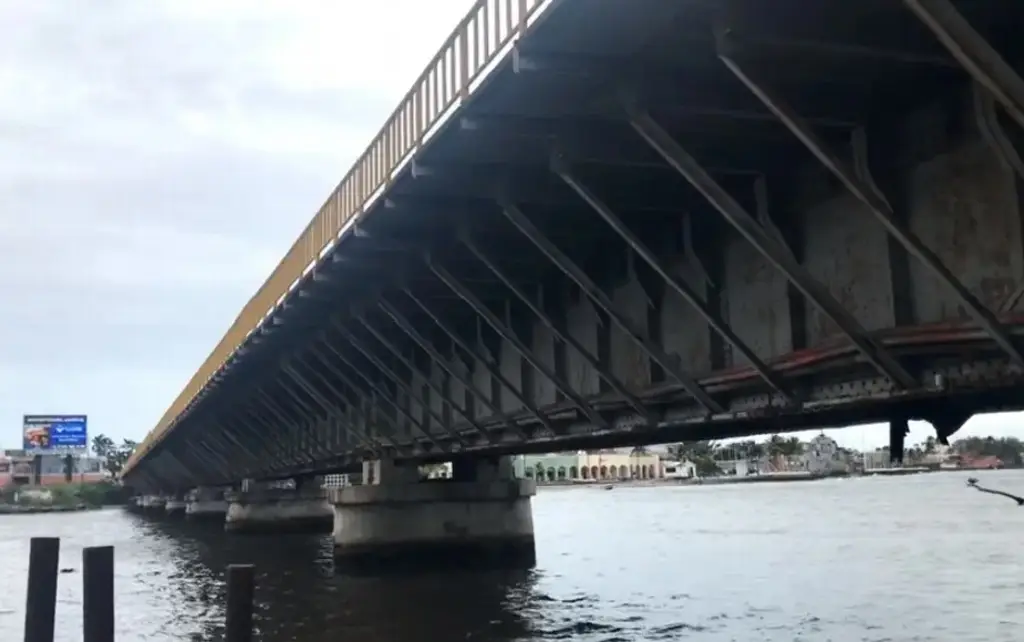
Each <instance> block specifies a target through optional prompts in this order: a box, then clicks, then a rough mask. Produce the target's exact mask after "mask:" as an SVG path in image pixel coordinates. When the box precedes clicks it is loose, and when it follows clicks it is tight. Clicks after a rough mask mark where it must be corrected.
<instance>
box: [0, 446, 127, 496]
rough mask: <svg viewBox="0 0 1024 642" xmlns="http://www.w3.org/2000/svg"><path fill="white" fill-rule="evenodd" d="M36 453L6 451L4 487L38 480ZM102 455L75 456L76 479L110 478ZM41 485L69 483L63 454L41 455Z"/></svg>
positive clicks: (1, 471)
mask: <svg viewBox="0 0 1024 642" xmlns="http://www.w3.org/2000/svg"><path fill="white" fill-rule="evenodd" d="M35 459H36V458H35V456H33V455H29V454H26V453H24V452H23V451H12V450H8V451H4V454H3V455H0V487H4V486H8V485H10V484H19V485H20V484H29V485H34V484H35V483H36V480H35V476H36V469H35V466H36V463H35ZM103 463H104V461H103V459H102V458H100V457H77V456H76V457H75V458H74V471H73V474H72V481H76V482H96V481H101V480H103V479H106V478H107V477H108V475H107V473H106V471H105V469H104V468H103ZM38 472H39V480H38V481H39V484H40V485H42V486H50V485H53V484H64V483H66V482H67V480H66V478H65V475H64V456H63V455H42V456H40V457H39V471H38Z"/></svg>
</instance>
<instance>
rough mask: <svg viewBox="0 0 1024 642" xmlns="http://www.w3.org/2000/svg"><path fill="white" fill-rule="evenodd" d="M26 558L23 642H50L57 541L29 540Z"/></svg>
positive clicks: (57, 554) (55, 580)
mask: <svg viewBox="0 0 1024 642" xmlns="http://www.w3.org/2000/svg"><path fill="white" fill-rule="evenodd" d="M30 546H31V548H30V550H29V555H28V593H27V594H26V596H25V642H53V627H54V613H55V611H56V609H57V571H58V564H59V561H60V539H59V538H56V537H33V538H32V541H31V545H30Z"/></svg>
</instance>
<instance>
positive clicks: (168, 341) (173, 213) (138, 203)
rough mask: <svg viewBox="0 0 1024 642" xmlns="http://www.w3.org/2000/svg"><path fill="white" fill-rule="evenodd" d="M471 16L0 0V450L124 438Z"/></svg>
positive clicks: (153, 0)
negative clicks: (55, 424)
mask: <svg viewBox="0 0 1024 642" xmlns="http://www.w3.org/2000/svg"><path fill="white" fill-rule="evenodd" d="M72 4H74V3H72ZM470 4H471V2H470V0H431V1H430V2H424V1H423V0H380V1H378V2H336V1H332V0H302V1H301V2H293V1H287V0H286V1H281V0H260V1H259V2H251V1H248V0H217V2H209V1H208V0H146V1H145V2H140V1H139V0H96V1H95V2H89V3H88V5H89V7H88V10H87V11H85V10H81V11H71V10H69V8H70V5H69V3H67V2H60V1H58V0H35V1H33V2H25V1H24V0H0V24H3V25H6V27H7V28H6V29H4V36H3V38H0V60H2V61H3V63H2V64H0V208H2V209H0V293H2V296H3V304H2V305H0V308H2V310H3V313H2V314H0V447H7V448H17V447H19V446H20V443H21V423H22V415H24V414H26V413H27V414H34V413H40V414H57V413H67V414H88V416H89V430H90V432H91V433H93V434H96V433H104V434H106V435H108V436H111V437H114V438H115V439H120V438H122V437H129V438H134V439H141V438H142V437H143V436H144V435H145V434H146V433H147V432H148V431H149V430H150V429H151V428H152V427H153V426H154V425H155V424H156V422H157V420H158V419H159V418H160V416H161V415H162V414H163V412H164V410H165V409H166V408H167V406H168V405H169V404H170V403H171V401H172V400H173V399H174V398H175V397H176V396H177V394H178V392H179V391H180V390H181V388H182V387H183V386H184V385H185V383H186V382H187V381H188V379H189V377H191V375H192V373H193V372H194V371H195V370H196V368H197V367H198V366H199V365H200V363H202V361H203V360H204V359H205V358H206V356H207V354H208V353H209V351H210V350H211V349H212V348H213V346H214V345H215V344H216V342H217V341H218V340H219V339H220V337H221V336H222V335H223V334H224V332H225V331H226V330H227V328H228V326H229V325H230V323H231V322H232V321H233V320H234V317H235V315H236V314H237V313H238V311H239V310H240V309H241V307H242V305H244V303H245V302H246V301H247V300H248V298H249V297H250V296H252V294H253V293H254V292H255V291H256V289H257V288H258V287H259V286H260V285H261V284H262V282H263V280H264V279H265V278H266V277H267V276H268V275H269V274H270V272H271V270H272V269H273V267H274V266H275V264H276V263H277V261H278V260H279V259H280V258H281V256H283V255H284V253H285V251H286V250H287V249H288V247H289V246H290V245H291V243H292V242H293V241H294V240H295V238H296V237H297V236H298V233H299V232H300V231H301V230H302V229H303V228H304V227H305V225H306V224H307V223H308V222H309V220H310V218H311V217H312V216H313V214H314V213H315V212H316V210H317V209H318V208H319V206H320V205H321V204H322V203H323V201H324V199H325V198H326V197H327V195H328V194H329V193H330V191H331V190H332V189H333V188H334V186H335V185H336V184H337V182H338V181H339V180H340V178H341V177H342V175H343V174H344V173H345V172H346V171H347V170H348V168H349V167H350V166H351V165H352V163H353V162H354V161H355V158H356V157H357V156H358V155H359V154H360V153H362V151H363V150H364V149H365V148H366V146H367V145H368V144H369V142H370V141H371V139H372V138H373V136H374V135H375V134H376V132H377V130H378V129H379V128H380V126H381V125H382V124H383V122H384V120H385V119H386V118H387V116H388V115H389V114H390V113H391V111H392V110H393V109H394V108H395V107H396V106H397V105H398V102H399V100H400V99H401V97H402V95H403V94H405V92H406V91H407V90H408V89H409V87H410V86H411V85H412V83H413V80H414V79H415V78H416V77H417V76H418V75H419V73H420V72H421V71H422V68H423V67H424V66H425V65H426V63H427V61H428V60H429V59H430V58H431V57H432V56H433V55H434V53H435V52H436V50H437V49H438V48H439V47H440V45H441V44H442V42H444V40H445V39H446V38H447V37H448V34H449V33H450V32H451V30H452V29H453V27H454V26H455V25H456V24H457V23H458V21H459V20H460V19H461V18H462V16H463V15H464V14H465V12H466V11H467V10H468V9H469V6H470ZM76 6H77V5H76Z"/></svg>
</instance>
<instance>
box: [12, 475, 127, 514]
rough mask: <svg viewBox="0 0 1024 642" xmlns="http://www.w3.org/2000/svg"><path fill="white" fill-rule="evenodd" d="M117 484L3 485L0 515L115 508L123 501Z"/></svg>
mask: <svg viewBox="0 0 1024 642" xmlns="http://www.w3.org/2000/svg"><path fill="white" fill-rule="evenodd" d="M125 494H126V492H125V490H124V489H123V488H122V487H121V486H120V485H118V484H115V483H112V482H109V481H105V482H86V483H74V482H72V483H70V484H58V485H51V486H5V487H4V488H0V515H36V514H45V513H73V512H80V511H86V510H98V509H100V508H103V507H105V506H116V505H119V504H123V503H124V501H125Z"/></svg>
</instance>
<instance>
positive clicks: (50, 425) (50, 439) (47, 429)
mask: <svg viewBox="0 0 1024 642" xmlns="http://www.w3.org/2000/svg"><path fill="white" fill-rule="evenodd" d="M87 424H88V422H87V420H86V416H85V415H25V417H24V421H23V422H22V433H21V435H22V438H21V441H22V448H24V449H25V451H26V452H28V453H31V454H34V455H35V454H43V453H53V452H62V453H66V452H74V451H84V450H88V448H89V431H88V428H87Z"/></svg>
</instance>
